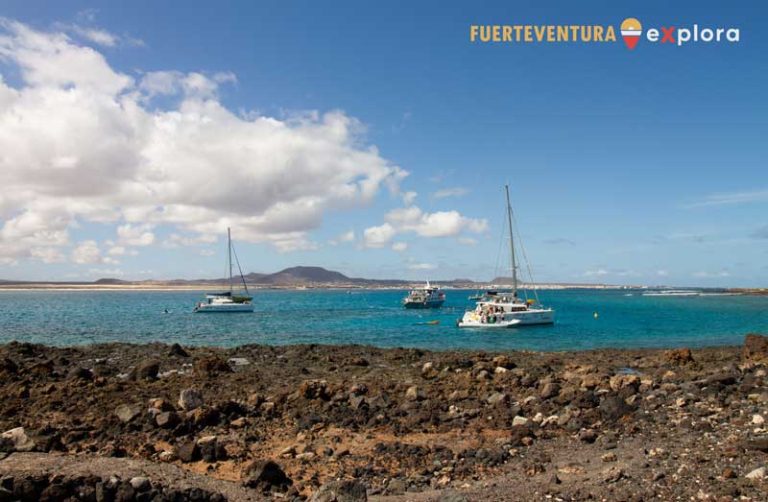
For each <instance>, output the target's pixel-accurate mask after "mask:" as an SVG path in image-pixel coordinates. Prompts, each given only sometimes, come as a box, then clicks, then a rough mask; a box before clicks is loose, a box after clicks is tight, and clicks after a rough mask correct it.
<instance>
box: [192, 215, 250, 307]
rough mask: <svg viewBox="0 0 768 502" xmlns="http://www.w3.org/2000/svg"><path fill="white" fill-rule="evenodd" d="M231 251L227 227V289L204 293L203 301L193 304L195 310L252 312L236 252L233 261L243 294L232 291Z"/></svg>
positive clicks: (230, 235) (229, 233)
mask: <svg viewBox="0 0 768 502" xmlns="http://www.w3.org/2000/svg"><path fill="white" fill-rule="evenodd" d="M233 253H234V249H233V247H232V234H231V232H230V229H229V228H227V270H229V291H223V292H221V293H208V294H206V295H205V301H204V302H200V303H198V304H197V305H196V306H195V312H198V313H206V312H253V303H251V300H253V298H252V297H251V296H250V295H249V293H248V285H247V284H246V283H245V277H243V270H242V269H241V268H240V260H238V259H237V254H236V253H235V255H234V256H235V263H237V270H238V272H239V273H240V281H242V283H243V289H244V291H245V294H244V295H242V294H240V295H236V294H235V293H234V288H233V281H232V265H233V263H232V255H233Z"/></svg>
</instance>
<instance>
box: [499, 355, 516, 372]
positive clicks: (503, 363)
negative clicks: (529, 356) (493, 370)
mask: <svg viewBox="0 0 768 502" xmlns="http://www.w3.org/2000/svg"><path fill="white" fill-rule="evenodd" d="M493 365H494V366H496V367H500V368H504V369H506V370H511V369H514V368H515V367H516V366H517V365H516V364H515V362H514V361H513V360H512V358H511V357H509V356H507V355H499V356H496V357H494V358H493Z"/></svg>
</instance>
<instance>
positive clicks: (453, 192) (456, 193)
mask: <svg viewBox="0 0 768 502" xmlns="http://www.w3.org/2000/svg"><path fill="white" fill-rule="evenodd" d="M468 192H469V190H467V189H466V188H461V187H453V188H443V189H441V190H438V191H436V192H435V193H433V194H432V198H433V199H445V198H446V197H461V196H463V195H466V194H467V193H468Z"/></svg>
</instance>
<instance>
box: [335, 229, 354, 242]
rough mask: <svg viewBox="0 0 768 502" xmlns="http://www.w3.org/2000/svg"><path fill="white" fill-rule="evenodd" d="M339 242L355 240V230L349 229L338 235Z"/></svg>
mask: <svg viewBox="0 0 768 502" xmlns="http://www.w3.org/2000/svg"><path fill="white" fill-rule="evenodd" d="M338 240H339V242H355V231H354V230H350V231H348V232H344V233H343V234H341V235H340V236H339V239H338Z"/></svg>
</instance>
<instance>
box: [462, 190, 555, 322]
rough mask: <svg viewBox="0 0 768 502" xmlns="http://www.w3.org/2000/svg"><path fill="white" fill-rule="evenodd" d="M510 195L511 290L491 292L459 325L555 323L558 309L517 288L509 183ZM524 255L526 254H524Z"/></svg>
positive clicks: (535, 295) (507, 192)
mask: <svg viewBox="0 0 768 502" xmlns="http://www.w3.org/2000/svg"><path fill="white" fill-rule="evenodd" d="M504 189H505V191H506V196H507V200H506V202H507V223H508V224H509V249H510V252H511V255H512V291H509V292H500V291H488V292H487V293H485V295H483V296H482V297H481V298H480V299H479V300H478V302H477V304H476V306H475V308H474V309H473V310H469V311H467V312H465V313H464V316H463V317H462V318H461V319H459V320H458V321H457V323H456V325H457V326H458V327H460V328H516V327H520V326H530V325H536V324H552V323H554V322H555V311H554V310H552V309H551V308H547V307H543V306H542V305H541V304H540V303H539V298H538V294H537V293H536V291H535V290H534V297H535V298H526V299H522V298H520V297H519V293H520V291H519V290H518V285H519V284H518V279H517V275H518V264H517V256H516V255H515V239H514V233H513V229H512V204H511V203H510V202H509V186H505V187H504ZM523 257H524V258H525V253H523ZM528 268H529V273H530V266H529V267H528Z"/></svg>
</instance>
